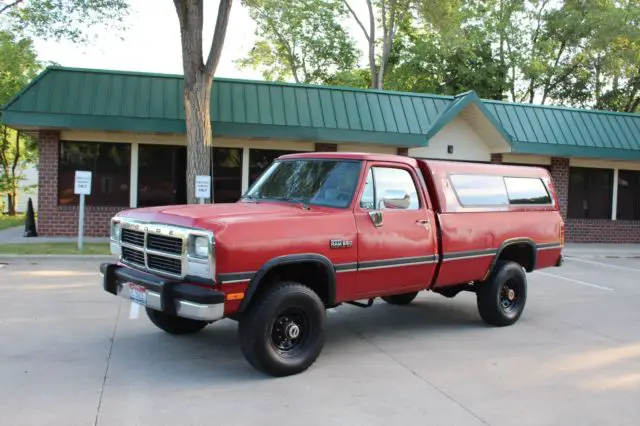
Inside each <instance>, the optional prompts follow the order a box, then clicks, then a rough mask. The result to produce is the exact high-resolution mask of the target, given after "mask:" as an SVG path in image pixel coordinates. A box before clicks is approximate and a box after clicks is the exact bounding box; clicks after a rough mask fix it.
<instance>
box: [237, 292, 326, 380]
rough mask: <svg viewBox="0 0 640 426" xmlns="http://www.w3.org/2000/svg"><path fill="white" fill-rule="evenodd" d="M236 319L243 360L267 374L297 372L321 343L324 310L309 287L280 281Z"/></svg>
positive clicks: (310, 360) (314, 356)
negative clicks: (238, 319) (237, 320)
mask: <svg viewBox="0 0 640 426" xmlns="http://www.w3.org/2000/svg"><path fill="white" fill-rule="evenodd" d="M258 297H259V299H258V300H256V301H255V302H254V303H252V304H251V306H250V307H249V310H248V311H247V312H246V313H245V314H244V315H243V316H242V317H241V318H240V321H239V323H240V324H239V327H238V331H239V335H240V347H241V348H242V353H243V354H244V356H245V358H246V359H247V361H248V362H249V363H250V364H251V365H252V366H253V367H254V368H255V369H257V370H259V371H262V372H264V373H267V374H269V375H271V376H275V377H282V376H289V375H293V374H298V373H301V372H303V371H304V370H306V369H307V368H309V367H310V366H311V364H313V363H314V362H315V360H316V359H317V358H318V356H319V355H320V352H321V351H322V347H323V346H324V322H325V309H324V304H323V303H322V300H320V298H319V297H318V295H317V294H316V293H315V292H314V291H313V290H311V289H310V288H309V287H306V286H304V285H301V284H298V283H294V282H281V283H278V284H276V285H274V286H273V287H272V288H271V289H269V290H268V291H267V292H265V293H263V294H261V295H260V296H258Z"/></svg>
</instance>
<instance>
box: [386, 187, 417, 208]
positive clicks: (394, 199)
mask: <svg viewBox="0 0 640 426" xmlns="http://www.w3.org/2000/svg"><path fill="white" fill-rule="evenodd" d="M382 205H383V206H384V208H385V209H402V210H406V209H408V208H409V206H410V205H411V197H410V196H409V194H407V193H406V192H405V191H403V190H396V189H393V190H388V191H385V193H384V195H383V196H382Z"/></svg>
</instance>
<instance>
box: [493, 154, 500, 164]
mask: <svg viewBox="0 0 640 426" xmlns="http://www.w3.org/2000/svg"><path fill="white" fill-rule="evenodd" d="M491 163H493V164H502V154H491Z"/></svg>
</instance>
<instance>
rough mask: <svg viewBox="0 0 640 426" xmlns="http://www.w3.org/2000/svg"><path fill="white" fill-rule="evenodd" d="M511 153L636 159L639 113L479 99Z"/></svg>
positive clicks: (639, 156)
mask: <svg viewBox="0 0 640 426" xmlns="http://www.w3.org/2000/svg"><path fill="white" fill-rule="evenodd" d="M483 103H484V104H485V105H486V107H487V109H488V110H489V111H490V112H491V113H492V114H493V115H494V116H495V117H496V118H497V120H498V121H499V122H500V124H501V125H502V127H503V128H504V130H506V131H507V132H508V133H509V134H510V135H512V138H513V139H512V143H511V146H512V149H513V151H514V152H522V153H528V154H541V155H557V156H567V157H569V156H574V157H577V156H585V157H602V158H612V159H618V160H640V114H629V113H615V112H608V111H597V110H583V109H574V108H563V107H554V106H542V105H535V104H516V103H505V102H497V101H483Z"/></svg>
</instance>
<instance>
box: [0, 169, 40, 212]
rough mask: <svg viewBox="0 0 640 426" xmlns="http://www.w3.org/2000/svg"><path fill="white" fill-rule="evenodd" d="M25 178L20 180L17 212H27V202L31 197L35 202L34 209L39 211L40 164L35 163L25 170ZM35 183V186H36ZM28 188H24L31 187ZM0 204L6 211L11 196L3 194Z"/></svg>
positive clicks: (3, 210)
mask: <svg viewBox="0 0 640 426" xmlns="http://www.w3.org/2000/svg"><path fill="white" fill-rule="evenodd" d="M23 173H24V180H22V181H21V182H20V187H21V188H20V189H18V194H17V200H16V212H18V213H26V211H27V203H28V202H29V198H31V201H32V202H33V210H34V211H38V188H37V185H38V166H37V165H35V164H33V165H31V166H29V167H28V168H27V169H25V170H24V172H23ZM34 185H35V186H34ZM32 186H34V187H33V188H31V189H28V190H23V189H22V188H23V187H25V188H29V187H32ZM0 206H1V207H2V212H3V213H6V212H7V210H8V206H9V196H8V195H7V194H2V195H1V198H0Z"/></svg>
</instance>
